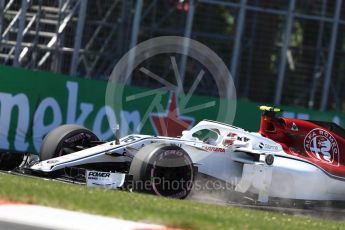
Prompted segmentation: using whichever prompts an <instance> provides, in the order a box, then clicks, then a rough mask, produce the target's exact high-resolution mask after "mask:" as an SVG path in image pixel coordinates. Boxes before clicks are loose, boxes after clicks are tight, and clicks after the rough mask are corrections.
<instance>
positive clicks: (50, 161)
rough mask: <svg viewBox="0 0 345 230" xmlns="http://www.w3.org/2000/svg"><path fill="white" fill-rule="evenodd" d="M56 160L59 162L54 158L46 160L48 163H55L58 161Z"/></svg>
mask: <svg viewBox="0 0 345 230" xmlns="http://www.w3.org/2000/svg"><path fill="white" fill-rule="evenodd" d="M58 162H59V160H55V159H53V160H48V161H47V163H48V164H55V163H58Z"/></svg>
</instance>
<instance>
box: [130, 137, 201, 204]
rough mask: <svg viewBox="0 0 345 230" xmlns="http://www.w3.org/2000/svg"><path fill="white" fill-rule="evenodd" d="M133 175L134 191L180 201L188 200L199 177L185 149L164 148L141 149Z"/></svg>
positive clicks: (133, 163) (135, 159) (132, 170)
mask: <svg viewBox="0 0 345 230" xmlns="http://www.w3.org/2000/svg"><path fill="white" fill-rule="evenodd" d="M129 174H130V175H132V176H133V183H132V189H133V190H134V191H138V192H145V193H150V194H154V195H159V196H164V197H171V198H178V199H183V198H185V197H187V196H188V194H189V193H190V191H191V189H192V185H193V181H194V177H195V175H194V174H195V172H194V167H193V162H192V160H191V158H190V157H189V155H188V153H187V152H186V151H185V150H184V149H182V148H181V147H178V146H174V145H164V144H150V145H147V146H145V147H143V148H142V149H140V150H139V151H138V152H137V153H136V154H135V156H134V158H133V161H132V163H131V166H130V171H129Z"/></svg>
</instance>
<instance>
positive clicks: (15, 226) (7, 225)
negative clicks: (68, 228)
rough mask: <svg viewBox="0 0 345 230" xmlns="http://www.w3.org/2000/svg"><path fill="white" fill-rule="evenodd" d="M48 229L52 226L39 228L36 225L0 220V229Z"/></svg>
mask: <svg viewBox="0 0 345 230" xmlns="http://www.w3.org/2000/svg"><path fill="white" fill-rule="evenodd" d="M48 229H49V230H51V229H53V228H40V227H37V226H30V225H24V224H17V223H11V222H6V221H0V230H48Z"/></svg>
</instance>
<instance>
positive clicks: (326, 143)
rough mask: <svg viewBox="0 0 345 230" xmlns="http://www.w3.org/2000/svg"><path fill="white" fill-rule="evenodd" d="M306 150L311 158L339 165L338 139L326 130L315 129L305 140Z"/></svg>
mask: <svg viewBox="0 0 345 230" xmlns="http://www.w3.org/2000/svg"><path fill="white" fill-rule="evenodd" d="M304 148H305V151H306V152H307V153H308V155H309V156H311V157H313V158H316V159H317V160H319V161H321V162H324V163H327V164H334V165H339V161H338V160H339V147H338V143H337V141H336V139H335V138H334V137H333V136H332V135H331V134H330V133H329V132H327V131H326V130H323V129H319V128H317V129H313V130H312V131H310V132H309V133H308V135H307V136H306V137H305V139H304Z"/></svg>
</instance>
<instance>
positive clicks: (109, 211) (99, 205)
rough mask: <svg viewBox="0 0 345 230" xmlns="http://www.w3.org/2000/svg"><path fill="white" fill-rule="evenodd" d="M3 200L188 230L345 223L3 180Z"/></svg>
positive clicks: (336, 226) (1, 177) (29, 180)
mask: <svg viewBox="0 0 345 230" xmlns="http://www.w3.org/2000/svg"><path fill="white" fill-rule="evenodd" d="M0 199H5V200H10V201H22V202H27V203H31V204H40V205H44V206H51V207H58V208H64V209H70V210H77V211H83V212H88V213H95V214H101V215H106V216H114V217H118V218H122V219H128V220H139V221H144V222H150V223H156V224H165V225H168V226H170V227H181V228H187V229H280V230H283V229H345V223H343V222H337V221H328V220H321V219H315V218H311V217H302V216H292V215H288V214H280V213H274V212H267V211H259V210H251V209H242V208H235V207H228V206H221V205H212V204H203V203H198V202H195V201H190V200H172V199H165V198H161V197H156V196H150V195H143V194H136V193H129V192H121V191H111V190H105V189H91V188H86V187H84V186H77V185H71V184H65V183H60V182H53V181H45V180H41V179H36V178H29V177H20V176H13V175H5V174H0Z"/></svg>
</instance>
